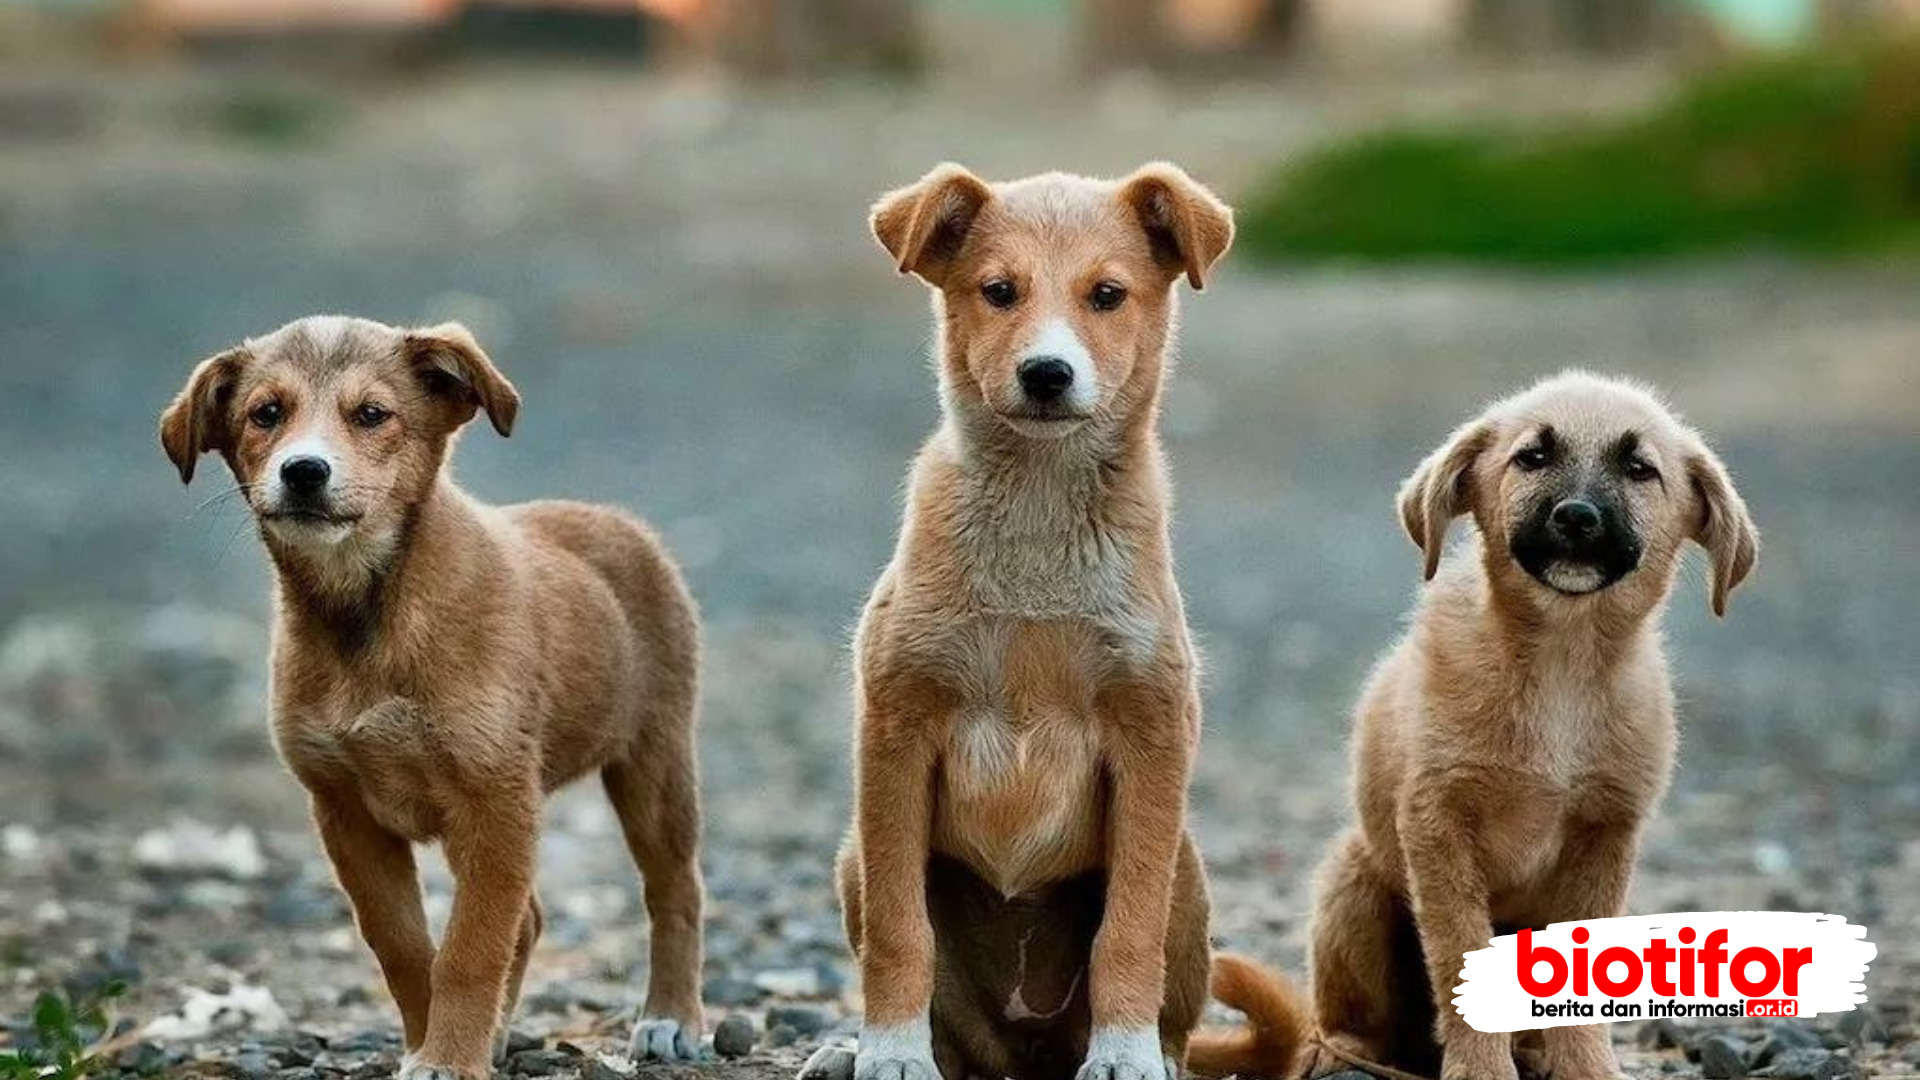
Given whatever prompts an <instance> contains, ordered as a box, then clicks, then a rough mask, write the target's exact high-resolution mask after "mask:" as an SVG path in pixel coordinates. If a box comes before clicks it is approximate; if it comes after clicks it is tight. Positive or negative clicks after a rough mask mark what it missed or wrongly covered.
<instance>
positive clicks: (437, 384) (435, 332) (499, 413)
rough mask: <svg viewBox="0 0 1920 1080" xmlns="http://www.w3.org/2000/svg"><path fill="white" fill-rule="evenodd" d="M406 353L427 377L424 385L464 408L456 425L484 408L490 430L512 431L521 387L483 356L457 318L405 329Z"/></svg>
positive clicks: (506, 432) (503, 433) (470, 334)
mask: <svg viewBox="0 0 1920 1080" xmlns="http://www.w3.org/2000/svg"><path fill="white" fill-rule="evenodd" d="M406 350H407V357H408V359H409V360H411V361H412V363H413V366H414V370H416V371H418V372H420V374H421V377H422V378H423V379H425V380H426V384H427V389H428V390H430V391H431V392H433V393H435V394H440V395H444V396H447V397H450V398H452V399H453V400H454V401H456V402H458V403H459V404H461V405H464V406H465V407H466V411H465V412H464V413H463V414H461V415H460V417H459V420H458V423H457V424H456V426H458V424H464V423H466V422H467V421H468V420H471V419H473V413H474V410H475V409H485V410H486V411H487V419H488V420H490V421H492V422H493V429H494V430H495V431H498V432H499V433H500V434H502V435H511V434H513V418H514V417H515V416H518V415H519V414H520V392H519V391H517V390H515V389H514V388H513V384H512V383H510V382H508V381H507V377H506V376H505V375H502V374H500V370H499V369H498V368H496V367H494V366H493V361H492V360H489V359H487V354H486V352H485V351H483V350H482V349H481V348H480V343H479V342H477V341H475V340H474V339H473V333H472V331H470V330H468V329H467V328H466V327H465V326H462V325H461V324H459V323H457V322H449V323H441V324H440V325H438V326H429V327H427V328H425V329H422V330H409V331H407V338H406Z"/></svg>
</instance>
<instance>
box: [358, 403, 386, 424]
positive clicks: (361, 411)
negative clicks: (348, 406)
mask: <svg viewBox="0 0 1920 1080" xmlns="http://www.w3.org/2000/svg"><path fill="white" fill-rule="evenodd" d="M392 415H393V413H392V412H391V411H389V410H387V409H383V408H381V407H380V406H378V405H375V404H374V403H373V402H371V401H369V402H367V403H366V404H365V405H362V406H360V407H359V408H357V409H355V410H353V422H354V423H356V424H358V425H360V426H361V427H363V428H374V427H379V426H380V425H381V424H384V423H386V422H387V417H389V416H392Z"/></svg>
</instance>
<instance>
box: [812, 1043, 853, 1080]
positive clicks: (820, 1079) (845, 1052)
mask: <svg viewBox="0 0 1920 1080" xmlns="http://www.w3.org/2000/svg"><path fill="white" fill-rule="evenodd" d="M853 1058H854V1054H853V1047H851V1046H847V1045H844V1044H841V1043H829V1044H827V1045H826V1046H823V1047H821V1048H820V1049H818V1050H815V1051H814V1052H813V1055H812V1056H811V1057H809V1058H807V1062H806V1064H804V1065H802V1066H800V1075H799V1077H798V1080H853Z"/></svg>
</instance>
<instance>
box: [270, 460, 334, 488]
mask: <svg viewBox="0 0 1920 1080" xmlns="http://www.w3.org/2000/svg"><path fill="white" fill-rule="evenodd" d="M332 475H333V469H332V468H331V467H330V466H329V465H328V464H327V463H326V460H325V459H323V458H317V457H296V458H288V459H287V460H285V461H283V462H281V463H280V482H281V483H282V484H285V485H286V486H287V490H288V491H291V492H294V493H296V494H300V495H311V494H313V493H314V492H316V491H319V490H320V489H321V488H323V487H325V486H326V485H327V478H328V477H330V476H332Z"/></svg>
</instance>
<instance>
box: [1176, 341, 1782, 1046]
mask: <svg viewBox="0 0 1920 1080" xmlns="http://www.w3.org/2000/svg"><path fill="white" fill-rule="evenodd" d="M1462 514H1471V515H1472V516H1473V520H1474V523H1475V525H1476V526H1478V528H1477V530H1476V535H1475V537H1474V540H1473V543H1472V545H1471V546H1470V547H1469V548H1468V549H1467V550H1466V551H1464V552H1462V554H1461V555H1460V556H1458V557H1456V558H1453V559H1451V560H1448V561H1447V562H1445V563H1444V564H1443V563H1442V561H1441V558H1440V555H1441V549H1442V547H1443V545H1444V543H1445V540H1446V534H1447V527H1448V524H1449V523H1450V522H1452V520H1453V519H1454V518H1456V517H1459V516H1461V515H1462ZM1400 516H1401V520H1402V521H1403V522H1404V523H1405V525H1406V528H1407V532H1408V533H1409V534H1410V535H1411V536H1412V537H1413V540H1414V543H1416V544H1418V545H1419V546H1420V548H1421V550H1422V551H1424V552H1425V554H1426V574H1427V577H1428V578H1429V579H1432V581H1433V584H1432V585H1431V586H1429V587H1428V588H1427V590H1426V592H1425V595H1424V596H1423V597H1422V598H1421V601H1420V605H1419V607H1418V609H1417V610H1416V611H1415V613H1414V618H1413V627H1412V630H1411V631H1410V632H1409V633H1408V635H1407V637H1406V638H1405V639H1404V640H1402V641H1401V642H1400V643H1399V645H1397V646H1395V648H1394V649H1393V651H1392V652H1391V653H1389V654H1388V656H1387V658H1386V659H1385V660H1384V661H1383V662H1382V663H1381V664H1380V666H1379V668H1377V669H1376V670H1375V671H1374V674H1373V677H1372V679H1371V680H1370V681H1369V683H1368V685H1367V688H1366V689H1365V691H1364V692H1363V693H1362V696H1361V701H1360V706H1359V711H1358V718H1357V732H1356V739H1355V743H1354V749H1353V764H1354V770H1353V775H1354V800H1355V803H1356V806H1357V809H1358V817H1359V823H1358V825H1357V826H1356V827H1354V828H1352V829H1350V830H1348V831H1347V833H1346V834H1345V835H1343V836H1342V837H1340V838H1339V839H1338V840H1336V841H1335V843H1334V847H1333V851H1332V853H1331V855H1330V856H1329V857H1328V859H1327V861H1326V864H1325V865H1324V866H1323V867H1322V868H1321V871H1320V880H1319V903H1318V910H1317V911H1316V912H1315V915H1314V925H1313V956H1312V963H1313V1001H1314V1010H1313V1011H1314V1020H1315V1023H1316V1024H1317V1026H1318V1029H1319V1041H1320V1046H1319V1047H1318V1048H1317V1051H1318V1052H1317V1053H1315V1054H1313V1055H1311V1056H1309V1057H1307V1058H1306V1060H1305V1061H1304V1062H1303V1063H1302V1064H1303V1065H1304V1069H1302V1071H1304V1072H1306V1073H1307V1074H1308V1075H1314V1076H1318V1075H1324V1074H1326V1073H1330V1072H1334V1071H1338V1070H1340V1069H1344V1068H1347V1067H1349V1063H1350V1062H1353V1061H1355V1060H1359V1061H1367V1062H1381V1063H1385V1064H1388V1065H1391V1066H1396V1067H1399V1068H1402V1069H1411V1070H1414V1071H1417V1072H1420V1073H1422V1074H1426V1075H1431V1074H1432V1073H1433V1071H1434V1070H1435V1068H1436V1066H1437V1067H1438V1070H1439V1072H1440V1075H1441V1076H1443V1077H1446V1078H1449V1080H1452V1078H1459V1080H1500V1078H1502V1077H1506V1078H1512V1077H1514V1076H1515V1075H1516V1074H1517V1069H1516V1066H1515V1061H1514V1057H1513V1053H1512V1046H1511V1044H1510V1040H1509V1038H1508V1036H1507V1035H1505V1034H1500V1033H1486V1032H1480V1031H1475V1030H1474V1029H1472V1028H1470V1027H1468V1026H1467V1025H1466V1023H1465V1022H1464V1021H1463V1020H1461V1019H1460V1016H1459V1013H1458V1012H1457V1011H1456V1010H1455V1009H1454V1008H1453V1005H1452V1002H1453V993H1454V988H1455V987H1456V986H1458V985H1459V983H1460V969H1461V966H1462V957H1463V954H1465V953H1467V952H1469V951H1471V950H1474V949H1480V948H1484V947H1485V946H1486V944H1487V941H1488V939H1489V938H1491V937H1492V936H1493V935H1494V934H1495V933H1496V932H1498V933H1511V932H1513V931H1515V930H1517V929H1518V928H1520V927H1539V926H1545V925H1546V924H1548V923H1554V922H1568V921H1573V920H1579V919H1597V918H1606V917H1610V916H1615V915H1619V914H1622V912H1623V909H1624V906H1625V903H1626V897H1627V886H1628V883H1629V881H1630V880H1631V878H1632V875H1633V862H1634V854H1635V849H1636V846H1637V844H1638V840H1639V834H1640V827H1641V825H1642V824H1643V823H1644V822H1645V821H1646V818H1647V816H1648V814H1649V813H1650V812H1651V811H1652V809H1653V808H1654V806H1655V804H1656V803H1657V802H1658V801H1659V799H1660V796H1661V794H1662V793H1663V792H1664V791H1665V790H1666V785H1667V776H1668V772H1669V770H1670V769H1671V767H1672V763H1673V746H1674V708H1673V691H1672V688H1671V686H1670V685H1669V681H1668V676H1667V664H1666V659H1665V657H1664V656H1663V655H1662V652H1661V645H1660V626H1659V615H1660V608H1661V606H1662V604H1663V603H1664V601H1665V600H1666V597H1667V594H1668V592H1669V591H1670V589H1671V588H1672V585H1673V579H1674V575H1675V571H1676V568H1677V567H1678V566H1679V563H1680V553H1681V549H1682V547H1683V546H1684V545H1685V544H1686V542H1687V541H1688V540H1694V541H1697V542H1699V543H1700V544H1701V545H1702V546H1703V547H1705V548H1706V549H1707V552H1708V555H1709V556H1710V557H1711V561H1712V570H1711V575H1710V576H1711V579H1712V601H1713V610H1714V613H1715V614H1724V613H1725V611H1726V604H1727V594H1728V593H1729V592H1731V591H1732V590H1733V588H1734V586H1736V585H1738V584H1739V583H1740V582H1741V580H1742V579H1744V578H1745V577H1746V576H1747V574H1748V573H1749V572H1750V571H1751V570H1752V569H1753V564H1754V559H1755V557H1756V556H1757V554H1758V552H1759V537H1758V534H1757V533H1756V532H1755V530H1754V527H1753V522H1752V521H1751V520H1750V519H1749V518H1748V516H1747V508H1746V505H1745V504H1744V503H1743V502H1742V501H1741V499H1740V496H1739V494H1737V493H1736V492H1735V491H1734V489H1733V482H1732V481H1731V480H1730V479H1729V478H1728V476H1727V471H1726V469H1725V468H1723V467H1722V466H1721V464H1720V461H1719V459H1718V458H1717V457H1715V456H1714V454H1713V452H1712V451H1711V450H1709V449H1708V448H1707V445H1706V443H1705V441H1703V440H1702V439H1701V437H1700V435H1699V434H1698V433H1696V432H1695V431H1694V430H1693V429H1691V428H1689V427H1687V426H1685V425H1684V424H1682V423H1681V422H1680V421H1679V420H1677V419H1676V418H1675V417H1674V416H1673V415H1672V414H1671V413H1670V412H1668V411H1667V409H1666V408H1665V407H1664V406H1663V405H1662V404H1661V403H1660V402H1659V401H1658V400H1657V399H1656V398H1654V396H1653V395H1651V394H1650V393H1648V392H1647V391H1646V390H1644V389H1642V388H1641V387H1639V386H1636V385H1634V384H1631V383H1626V382H1621V381H1618V380H1614V379H1604V378H1598V377H1595V376H1592V375H1587V374H1583V373H1579V372H1570V373H1567V374H1563V375H1560V376H1558V377H1556V378H1553V379H1549V380H1547V381H1545V382H1543V383H1540V384H1539V385H1537V386H1535V387H1533V388H1532V389H1529V390H1526V391H1524V392H1522V393H1520V394H1517V395H1515V396H1513V397H1511V398H1508V399H1507V400H1505V401H1501V402H1499V403H1497V404H1495V405H1493V406H1492V407H1491V408H1489V409H1488V410H1487V411H1486V412H1485V413H1484V414H1483V415H1481V416H1480V417H1478V418H1477V419H1475V420H1473V421H1472V422H1470V423H1468V424H1467V425H1465V426H1464V427H1462V428H1460V429H1459V430H1458V431H1456V432H1454V434H1453V437H1452V438H1450V439H1449V440H1448V441H1447V443H1446V444H1445V445H1444V446H1442V447H1440V449H1438V450H1436V451H1434V453H1433V454H1432V455H1431V456H1430V457H1428V458H1427V460H1426V461H1425V462H1424V463H1422V464H1421V466H1420V468H1419V470H1418V471H1416V472H1415V473H1414V474H1413V476H1412V477H1411V478H1410V479H1409V480H1408V481H1407V483H1406V485H1405V487H1403V488H1402V489H1401V493H1400ZM1436 572H1437V574H1438V576H1437V577H1436V576H1435V575H1436ZM1215 990H1216V993H1217V994H1219V995H1220V996H1221V997H1222V999H1223V1000H1227V1001H1229V1002H1231V1003H1232V1004H1235V1005H1238V1006H1240V1007H1242V1008H1244V1009H1246V1010H1247V1011H1248V1014H1249V1016H1250V1018H1252V1019H1253V1020H1254V1021H1255V1030H1254V1031H1252V1032H1249V1033H1246V1034H1243V1035H1241V1036H1239V1037H1234V1038H1225V1039H1222V1040H1220V1041H1217V1042H1215V1041H1211V1040H1209V1041H1207V1042H1206V1043H1205V1044H1204V1045H1196V1047H1195V1050H1194V1058H1195V1062H1196V1067H1197V1068H1203V1069H1204V1070H1205V1071H1208V1072H1212V1073H1223V1072H1227V1071H1236V1070H1237V1071H1243V1072H1250V1073H1258V1074H1261V1075H1268V1076H1273V1075H1280V1074H1284V1073H1286V1072H1288V1071H1290V1069H1291V1068H1292V1065H1293V1064H1294V1062H1293V1059H1294V1058H1295V1057H1296V1050H1297V1049H1298V1047H1299V1044H1300V1042H1301V1037H1302V1034H1303V1032H1302V1031H1301V1025H1299V1024H1298V1023H1297V1022H1295V1021H1294V1020H1293V1019H1292V1018H1291V1017H1289V1016H1287V1015H1285V1013H1284V1010H1282V1011H1281V1012H1280V1013H1276V1012H1275V1009H1274V1006H1275V1003H1282V1004H1284V1003H1285V1001H1286V995H1285V992H1284V990H1283V988H1282V987H1280V986H1279V985H1278V983H1277V982H1276V981H1275V980H1274V979H1273V977H1272V976H1270V975H1267V974H1265V973H1263V972H1260V971H1258V970H1257V969H1254V968H1252V967H1250V966H1247V965H1239V966H1237V967H1235V968H1234V970H1233V971H1232V972H1231V973H1230V975H1229V977H1228V978H1226V979H1224V980H1222V981H1221V982H1220V983H1217V984H1216V988H1215ZM1530 1038H1533V1039H1537V1040H1538V1044H1539V1048H1540V1050H1541V1052H1542V1054H1543V1056H1544V1060H1543V1061H1542V1062H1541V1064H1542V1065H1543V1066H1544V1068H1545V1070H1546V1071H1547V1072H1548V1073H1549V1074H1550V1075H1552V1076H1553V1077H1554V1078H1555V1080H1597V1078H1603V1077H1617V1076H1619V1075H1620V1069H1619V1065H1618V1063H1617V1062H1616V1061H1615V1059H1614V1055H1613V1049H1612V1046H1611V1045H1610V1044H1609V1042H1608V1040H1607V1037H1606V1034H1605V1030H1604V1029H1603V1028H1601V1027H1598V1026H1585V1027H1557V1028H1548V1029H1546V1030H1545V1031H1543V1032H1539V1033H1537V1034H1536V1035H1533V1036H1531V1037H1530ZM1203 1058H1204V1059H1205V1060H1204V1061H1203V1060H1202V1059H1203Z"/></svg>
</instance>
